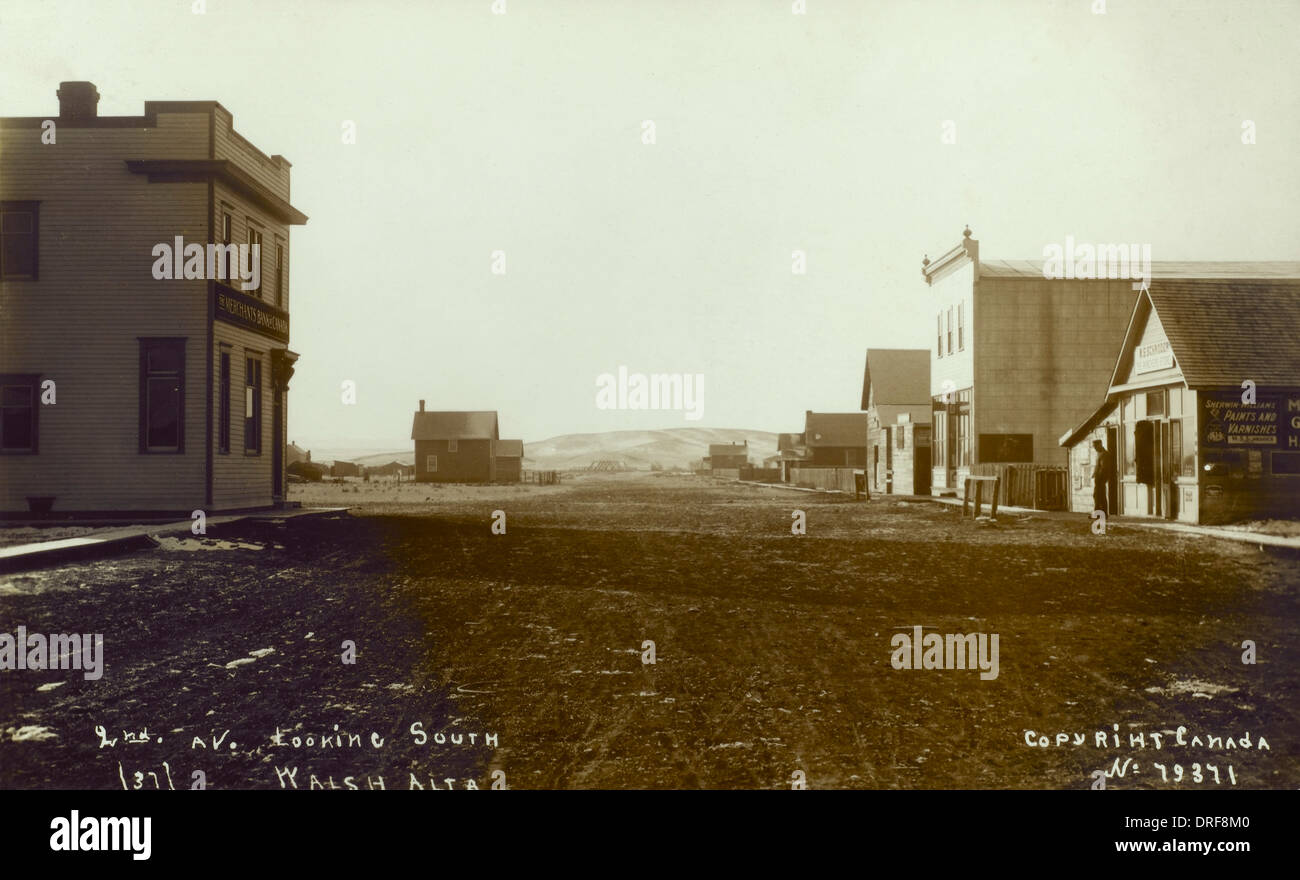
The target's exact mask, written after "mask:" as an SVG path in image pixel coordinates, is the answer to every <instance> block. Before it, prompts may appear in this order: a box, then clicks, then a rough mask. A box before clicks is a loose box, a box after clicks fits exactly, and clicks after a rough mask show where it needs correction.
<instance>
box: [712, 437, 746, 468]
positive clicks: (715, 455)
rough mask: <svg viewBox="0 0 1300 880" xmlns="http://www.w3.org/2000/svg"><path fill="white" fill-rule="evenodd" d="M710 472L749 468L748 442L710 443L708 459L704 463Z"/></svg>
mask: <svg viewBox="0 0 1300 880" xmlns="http://www.w3.org/2000/svg"><path fill="white" fill-rule="evenodd" d="M706 464H707V466H708V468H709V469H710V470H714V471H718V470H737V469H739V468H743V467H749V441H748V440H743V441H741V442H740V443H710V444H709V458H708V461H707V462H706Z"/></svg>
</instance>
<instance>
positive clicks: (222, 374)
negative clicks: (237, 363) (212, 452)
mask: <svg viewBox="0 0 1300 880" xmlns="http://www.w3.org/2000/svg"><path fill="white" fill-rule="evenodd" d="M233 354H234V351H233V349H232V348H231V347H230V346H229V345H227V344H225V343H222V344H221V348H220V354H219V356H218V359H217V362H218V364H219V367H218V374H217V397H218V400H217V413H218V415H217V452H218V453H220V454H221V455H229V454H230V390H231V356H232V355H233Z"/></svg>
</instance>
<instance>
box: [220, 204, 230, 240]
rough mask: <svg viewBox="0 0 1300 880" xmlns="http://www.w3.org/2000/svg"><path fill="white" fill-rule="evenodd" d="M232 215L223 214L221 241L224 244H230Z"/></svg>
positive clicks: (224, 212)
mask: <svg viewBox="0 0 1300 880" xmlns="http://www.w3.org/2000/svg"><path fill="white" fill-rule="evenodd" d="M230 235H231V230H230V214H229V212H227V211H222V212H221V241H222V243H223V244H230Z"/></svg>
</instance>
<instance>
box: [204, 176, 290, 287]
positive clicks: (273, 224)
mask: <svg viewBox="0 0 1300 880" xmlns="http://www.w3.org/2000/svg"><path fill="white" fill-rule="evenodd" d="M226 212H229V213H230V240H231V242H233V243H234V244H245V243H247V242H248V226H249V224H248V219H249V218H250V217H251V218H252V219H253V220H254V222H255V223H257V224H258V226H259V228H260V229H261V230H262V235H263V240H262V300H263V301H264V302H267V303H270V304H271V305H276V302H275V245H276V243H277V237H278V243H279V244H280V245H282V246H283V247H284V289H283V294H282V298H281V301H280V303H279V307H280V308H282V309H284V310H285V311H288V309H289V227H288V226H287V225H285V224H284V223H281V222H279V221H278V220H275V219H273V218H271V217H269V216H267V214H266V213H265V212H264V211H262V210H261V209H260V208H257V207H255V206H253V205H250V204H249V203H248V201H247V200H246V199H244V198H243V197H242V196H240V195H238V194H237V193H235V192H234V191H233V190H231V189H230V188H229V187H227V186H226V185H225V184H223V183H221V182H220V181H218V182H217V183H216V184H215V185H214V195H213V207H212V214H213V216H212V229H213V234H214V235H215V236H218V237H219V236H220V234H221V223H222V214H224V213H226ZM232 286H233V287H235V288H236V289H238V290H243V288H242V287H240V286H239V285H232ZM247 293H250V294H251V293H252V291H247Z"/></svg>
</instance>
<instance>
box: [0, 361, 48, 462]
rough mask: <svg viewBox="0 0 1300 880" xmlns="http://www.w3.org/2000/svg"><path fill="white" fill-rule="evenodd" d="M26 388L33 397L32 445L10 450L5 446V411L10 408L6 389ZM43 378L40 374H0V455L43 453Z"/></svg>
mask: <svg viewBox="0 0 1300 880" xmlns="http://www.w3.org/2000/svg"><path fill="white" fill-rule="evenodd" d="M18 386H25V387H26V388H27V389H28V390H29V391H30V392H31V395H32V402H31V413H32V426H31V438H32V441H31V443H30V444H29V445H28V446H26V447H24V448H21V449H20V448H16V447H15V448H8V447H6V446H5V445H4V423H3V410H5V409H8V408H9V407H8V406H7V405H5V403H4V390H3V389H4V388H6V387H18ZM40 422H41V377H40V374H39V373H0V455H39V454H40V451H41V443H40V441H41V433H40Z"/></svg>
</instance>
